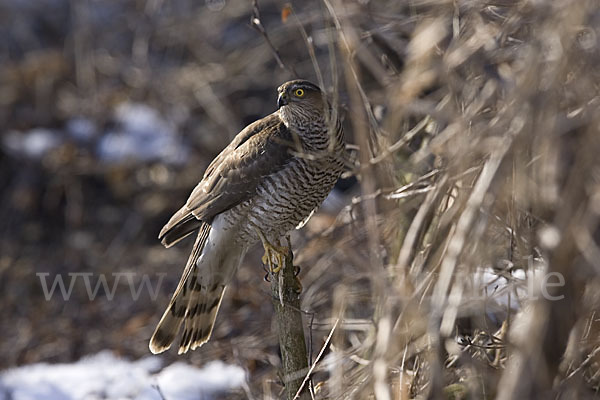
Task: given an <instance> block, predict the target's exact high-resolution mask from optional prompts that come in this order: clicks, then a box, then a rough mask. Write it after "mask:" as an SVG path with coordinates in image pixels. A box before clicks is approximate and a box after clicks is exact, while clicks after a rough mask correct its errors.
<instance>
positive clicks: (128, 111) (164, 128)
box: [98, 103, 189, 164]
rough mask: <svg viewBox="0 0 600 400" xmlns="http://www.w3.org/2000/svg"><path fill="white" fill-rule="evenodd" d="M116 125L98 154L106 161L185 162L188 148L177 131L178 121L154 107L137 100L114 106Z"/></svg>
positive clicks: (102, 141) (103, 140)
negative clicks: (170, 120)
mask: <svg viewBox="0 0 600 400" xmlns="http://www.w3.org/2000/svg"><path fill="white" fill-rule="evenodd" d="M115 120H116V122H117V127H116V129H114V130H112V131H109V132H107V133H106V134H105V135H104V136H102V138H101V140H100V142H99V144H98V154H99V156H100V158H101V159H102V160H103V161H106V162H121V161H126V160H128V159H134V160H142V161H151V160H162V161H165V162H168V163H172V164H182V163H184V162H185V161H186V160H187V157H188V155H189V152H188V150H187V148H186V147H185V146H184V145H183V143H182V142H181V140H180V138H179V137H178V136H177V135H176V129H175V125H174V124H173V123H170V122H168V121H166V120H164V119H163V118H162V117H161V116H160V114H159V113H158V111H156V110H155V109H153V108H151V107H149V106H147V105H144V104H138V103H122V104H120V105H119V106H118V107H117V109H116V110H115Z"/></svg>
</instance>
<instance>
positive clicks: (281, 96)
mask: <svg viewBox="0 0 600 400" xmlns="http://www.w3.org/2000/svg"><path fill="white" fill-rule="evenodd" d="M287 103H288V99H287V95H286V94H285V93H279V97H278V98H277V107H283V106H285V105H287Z"/></svg>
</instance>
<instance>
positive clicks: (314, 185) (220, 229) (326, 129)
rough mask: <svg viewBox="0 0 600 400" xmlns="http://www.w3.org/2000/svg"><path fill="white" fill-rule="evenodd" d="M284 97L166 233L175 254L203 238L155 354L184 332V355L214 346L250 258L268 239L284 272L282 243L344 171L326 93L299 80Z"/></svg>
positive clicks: (230, 149) (231, 150)
mask: <svg viewBox="0 0 600 400" xmlns="http://www.w3.org/2000/svg"><path fill="white" fill-rule="evenodd" d="M277 91H278V93H279V97H278V99H277V105H278V110H277V111H275V112H273V113H272V114H270V115H268V116H266V117H264V118H262V119H260V120H258V121H255V122H253V123H252V124H250V125H248V126H247V127H246V128H244V129H243V130H242V131H241V132H240V133H239V134H238V135H237V136H236V137H235V138H234V139H233V141H232V142H231V143H230V144H229V145H228V146H227V147H225V149H224V150H223V151H222V152H221V153H220V154H219V155H218V156H217V157H216V158H215V159H214V160H213V161H212V162H211V163H210V165H209V166H208V168H207V169H206V172H205V173H204V177H203V178H202V180H201V181H200V183H199V184H198V185H197V186H196V187H195V188H194V190H193V191H192V194H191V195H190V197H189V198H188V200H187V202H186V203H185V205H184V206H183V207H182V208H181V209H180V210H179V211H177V212H176V213H175V214H174V215H173V217H171V219H170V220H169V222H168V223H167V224H166V225H165V226H164V228H163V229H162V231H161V232H160V235H159V239H160V240H161V241H162V244H163V245H164V246H165V247H171V246H172V245H174V244H175V243H177V242H179V241H180V240H181V239H183V238H185V237H186V236H188V235H190V234H193V233H196V241H195V242H194V247H193V249H192V253H191V254H190V256H189V259H188V261H187V264H186V266H185V269H184V271H183V275H182V277H181V280H180V281H179V284H178V286H177V288H176V289H175V293H174V294H173V297H172V299H171V301H170V303H169V305H168V307H167V309H166V311H165V313H164V314H163V316H162V318H161V320H160V322H159V323H158V326H157V327H156V330H155V331H154V334H153V335H152V338H151V339H150V351H151V352H152V353H155V354H157V353H161V352H163V351H165V350H167V349H169V347H171V344H172V343H173V341H174V340H175V336H176V335H177V333H178V332H179V330H180V328H181V325H184V329H183V335H182V337H181V342H180V345H179V354H181V353H185V352H187V351H188V350H189V349H190V348H191V349H192V350H193V349H195V348H197V347H199V346H202V345H203V344H204V343H206V342H207V341H208V340H209V339H210V336H211V333H212V330H213V326H214V323H215V318H216V315H217V311H218V310H219V306H220V304H221V300H222V298H223V293H224V291H225V288H226V287H227V284H228V283H229V282H230V281H231V279H232V277H233V275H234V273H235V272H236V270H237V268H238V267H239V265H240V263H241V261H242V258H243V257H244V255H245V254H246V251H247V250H248V249H249V248H250V247H251V246H252V245H254V244H255V243H257V242H259V241H260V242H262V245H263V247H264V249H265V256H264V257H263V262H264V263H265V264H267V265H269V267H270V268H271V270H272V271H273V272H275V273H276V272H277V271H278V270H279V268H281V266H282V262H283V260H284V257H285V255H286V254H287V249H286V248H285V247H283V246H281V245H280V239H281V238H282V237H284V236H285V235H287V234H288V233H289V232H290V231H291V230H292V229H294V228H295V227H298V226H299V225H301V224H302V223H303V222H304V221H306V219H307V218H309V217H310V215H311V214H312V212H313V211H314V210H315V209H316V208H317V207H319V205H320V204H321V203H322V202H323V200H324V199H325V197H326V196H327V195H328V194H329V192H330V191H331V189H332V188H333V186H334V184H335V183H336V181H337V179H338V178H339V176H340V174H341V173H342V169H343V165H344V162H343V152H344V139H343V132H342V127H341V124H340V121H339V119H337V117H335V116H332V115H335V114H334V112H333V111H334V110H332V108H331V106H330V104H329V102H328V101H327V100H326V96H325V95H324V93H322V92H321V89H320V88H319V87H318V86H317V85H315V84H313V83H310V82H308V81H305V80H294V81H290V82H286V83H284V84H283V85H281V86H280V87H279V88H278V89H277Z"/></svg>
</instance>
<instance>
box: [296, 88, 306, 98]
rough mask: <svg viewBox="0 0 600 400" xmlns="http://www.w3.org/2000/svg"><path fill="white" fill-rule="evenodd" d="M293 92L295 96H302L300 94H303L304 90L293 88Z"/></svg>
mask: <svg viewBox="0 0 600 400" xmlns="http://www.w3.org/2000/svg"><path fill="white" fill-rule="evenodd" d="M294 94H295V95H296V97H302V96H304V90H303V89H296V90H294Z"/></svg>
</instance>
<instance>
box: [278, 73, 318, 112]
mask: <svg viewBox="0 0 600 400" xmlns="http://www.w3.org/2000/svg"><path fill="white" fill-rule="evenodd" d="M277 92H278V93H279V97H278V98H277V106H278V107H279V108H281V107H284V106H289V107H291V108H297V107H299V108H302V109H315V110H318V111H323V95H322V93H321V89H320V88H319V87H318V86H317V85H315V84H314V83H311V82H309V81H305V80H301V79H299V80H295V81H289V82H286V83H284V84H283V85H281V86H279V87H278V88H277Z"/></svg>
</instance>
